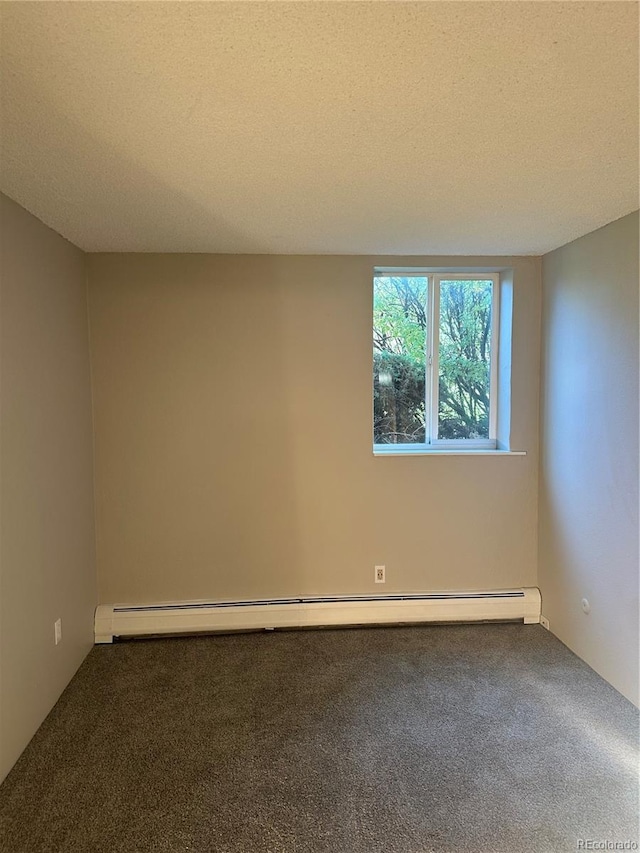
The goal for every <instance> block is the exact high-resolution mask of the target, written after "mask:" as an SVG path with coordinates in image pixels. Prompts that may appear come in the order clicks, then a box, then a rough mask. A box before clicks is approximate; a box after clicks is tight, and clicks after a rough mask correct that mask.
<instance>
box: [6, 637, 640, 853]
mask: <svg viewBox="0 0 640 853" xmlns="http://www.w3.org/2000/svg"><path fill="white" fill-rule="evenodd" d="M637 769H638V716H637V712H636V710H635V709H634V707H633V706H632V705H631V704H630V703H629V702H627V701H626V700H625V699H623V698H622V697H621V696H620V695H619V694H618V693H616V691H614V690H613V689H612V688H611V687H609V686H608V685H607V684H606V682H604V681H602V679H600V678H599V677H598V676H597V675H595V673H594V672H593V671H592V670H591V669H589V668H588V667H587V666H586V665H585V664H584V663H582V662H581V661H580V660H579V659H578V658H576V657H575V656H574V655H573V654H572V653H571V652H569V651H568V650H567V649H566V648H565V647H564V646H563V645H562V644H561V643H560V642H558V641H557V640H556V639H555V638H554V637H552V636H551V635H550V634H548V633H547V632H546V631H544V630H543V629H542V628H541V627H540V626H537V625H533V626H524V625H474V626H428V627H412V628H389V629H379V628H378V629H359V630H341V631H339V630H335V631H334V630H332V631H299V632H276V633H268V634H244V635H232V636H219V637H201V638H189V639H163V640H152V641H138V642H129V643H119V644H116V645H114V646H103V647H97V648H95V649H94V650H93V651H92V652H91V654H90V655H89V657H88V658H87V660H86V661H85V663H84V664H83V666H82V667H81V669H80V671H79V672H78V674H77V675H76V677H75V678H74V680H73V681H72V683H71V684H70V685H69V687H68V688H67V690H66V691H65V693H64V694H63V696H62V698H61V699H60V701H59V702H58V704H57V705H56V707H55V708H54V709H53V711H52V712H51V714H50V715H49V717H48V718H47V720H46V721H45V723H44V725H43V726H42V727H41V729H40V730H39V732H38V733H37V735H36V736H35V738H34V739H33V741H32V742H31V744H30V745H29V747H28V748H27V750H26V752H25V753H24V754H23V756H22V758H21V759H20V761H19V762H18V764H17V765H16V767H15V768H14V770H13V771H12V772H11V774H10V775H9V777H8V778H7V780H6V781H5V783H4V785H3V786H2V787H1V788H0V849H1V850H2V851H3V853H4V852H5V851H6V853H41V851H42V853H45V851H46V853H120V851H122V853H137V851H144V853H163V851H171V853H174V851H191V853H209V851H216V853H279V851H287V853H316V851H317V853H319V852H320V851H323V853H324V851H326V852H327V853H329V852H330V853H377V851H380V853H429V851H470V853H520V851H523V853H524V851H527V853H528V851H535V853H541V852H542V853H546V851H573V850H577V849H580V848H579V846H578V842H579V839H585V840H587V839H589V840H595V841H620V842H624V841H632V842H637V841H638V820H637V805H638V778H637Z"/></svg>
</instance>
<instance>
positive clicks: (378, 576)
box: [374, 566, 385, 583]
mask: <svg viewBox="0 0 640 853" xmlns="http://www.w3.org/2000/svg"><path fill="white" fill-rule="evenodd" d="M374 577H375V581H376V583H385V579H384V566H376V567H375V575H374Z"/></svg>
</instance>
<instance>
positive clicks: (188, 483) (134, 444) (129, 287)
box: [88, 255, 540, 604]
mask: <svg viewBox="0 0 640 853" xmlns="http://www.w3.org/2000/svg"><path fill="white" fill-rule="evenodd" d="M462 262H464V263H465V264H469V265H474V264H477V265H481V266H489V265H496V266H500V265H502V266H513V268H514V270H515V276H514V314H515V317H514V339H515V342H516V344H515V351H514V354H513V417H512V428H511V434H512V447H513V448H514V449H522V450H526V451H527V454H528V455H527V456H525V457H515V456H514V457H494V458H491V457H486V456H484V457H481V456H476V457H467V458H461V457H440V458H433V457H432V456H431V457H409V458H400V459H399V458H374V457H373V455H372V451H371V430H372V427H371V406H372V402H371V399H372V398H371V289H372V271H373V266H374V263H387V264H390V263H393V264H407V265H411V264H420V263H421V264H431V265H438V266H446V265H459V264H461V263H462ZM88 263H89V305H90V321H91V347H92V364H93V382H94V406H95V409H94V412H95V442H96V483H97V488H96V505H97V506H96V509H97V541H98V582H99V599H100V601H101V602H102V603H105V604H106V603H117V602H138V603H141V602H153V601H166V600H175V599H177V600H186V599H199V598H208V597H214V598H247V597H254V596H255V597H269V596H280V595H299V594H313V593H322V594H330V593H366V592H374V591H375V592H380V591H381V588H380V586H375V585H374V583H373V567H374V565H375V564H377V563H384V564H386V567H387V584H386V587H385V588H384V590H385V591H410V590H435V589H481V588H499V587H508V586H517V585H536V564H537V551H536V539H537V476H538V475H537V468H538V455H537V446H538V435H537V428H538V378H539V316H540V302H539V300H540V282H539V278H540V267H539V259H535V258H468V259H460V258H427V259H425V258H406V259H399V258H391V259H390V258H367V257H348V256H342V257H331V256H323V257H300V256H286V257H278V256H224V255H218V256H211V255H210V256H207V255H91V256H89V257H88Z"/></svg>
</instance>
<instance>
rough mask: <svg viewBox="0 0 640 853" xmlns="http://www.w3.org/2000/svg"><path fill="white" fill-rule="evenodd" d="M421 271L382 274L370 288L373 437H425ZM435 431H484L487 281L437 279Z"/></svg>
mask: <svg viewBox="0 0 640 853" xmlns="http://www.w3.org/2000/svg"><path fill="white" fill-rule="evenodd" d="M426 312H427V279H426V277H418V276H410V277H402V276H383V277H378V278H376V283H375V288H374V332H373V346H374V365H373V369H374V441H375V443H376V444H389V443H412V442H423V441H424V440H425V361H426V330H427V313H426ZM439 338H440V340H439V369H438V374H439V378H438V388H439V409H438V434H439V436H440V438H480V437H487V436H488V434H489V366H490V348H491V286H490V285H488V284H487V282H486V281H474V282H470V281H456V280H451V281H442V282H441V286H440V317H439Z"/></svg>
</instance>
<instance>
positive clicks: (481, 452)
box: [373, 448, 527, 457]
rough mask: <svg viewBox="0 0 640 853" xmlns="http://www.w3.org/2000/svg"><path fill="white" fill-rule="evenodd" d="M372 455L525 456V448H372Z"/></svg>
mask: <svg viewBox="0 0 640 853" xmlns="http://www.w3.org/2000/svg"><path fill="white" fill-rule="evenodd" d="M373 455H374V456H389V457H395V456H526V455H527V451H526V450H492V449H491V448H487V449H481V448H476V449H473V448H469V450H464V449H463V448H456V449H451V450H438V449H435V448H433V449H429V450H424V449H421V450H374V451H373Z"/></svg>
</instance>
